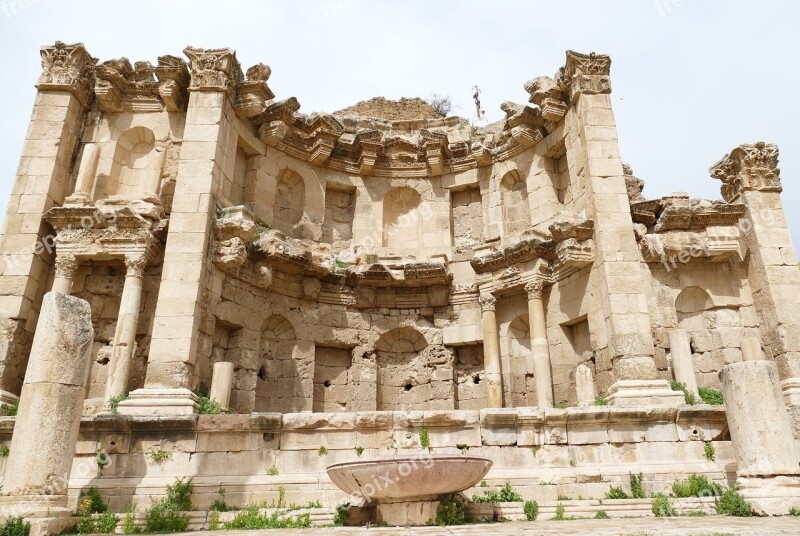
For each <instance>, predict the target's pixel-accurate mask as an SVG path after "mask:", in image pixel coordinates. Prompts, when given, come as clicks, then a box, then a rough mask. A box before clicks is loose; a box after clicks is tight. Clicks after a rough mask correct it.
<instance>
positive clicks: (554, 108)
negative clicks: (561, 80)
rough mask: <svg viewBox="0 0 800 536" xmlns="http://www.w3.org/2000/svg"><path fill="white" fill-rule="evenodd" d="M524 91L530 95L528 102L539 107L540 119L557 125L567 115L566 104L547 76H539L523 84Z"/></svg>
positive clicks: (553, 81) (557, 86)
mask: <svg viewBox="0 0 800 536" xmlns="http://www.w3.org/2000/svg"><path fill="white" fill-rule="evenodd" d="M525 91H527V92H528V93H529V94H530V98H529V99H528V102H532V103H534V104H536V105H537V106H539V108H541V110H542V117H544V118H545V119H547V120H548V121H553V122H554V123H558V122H559V121H561V119H562V118H563V117H564V114H566V113H567V103H566V102H564V94H563V93H562V92H561V88H560V87H559V85H558V83H557V82H556V81H555V80H553V79H552V78H550V77H549V76H540V77H538V78H534V79H532V80H528V81H527V82H526V83H525Z"/></svg>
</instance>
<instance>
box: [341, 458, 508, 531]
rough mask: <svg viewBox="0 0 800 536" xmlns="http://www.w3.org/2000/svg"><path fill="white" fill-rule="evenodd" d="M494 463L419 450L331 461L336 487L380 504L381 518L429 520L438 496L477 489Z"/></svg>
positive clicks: (402, 522)
mask: <svg viewBox="0 0 800 536" xmlns="http://www.w3.org/2000/svg"><path fill="white" fill-rule="evenodd" d="M491 467H492V461H491V460H489V459H487V458H479V457H476V456H458V455H437V456H431V455H416V456H392V457H387V458H381V459H379V460H358V461H353V462H346V463H336V464H333V465H331V466H328V469H327V470H328V476H329V477H330V479H331V480H332V481H333V483H334V484H336V486H338V487H339V489H341V490H342V491H344V492H345V493H347V494H349V495H351V496H352V497H354V498H356V499H363V500H364V501H365V503H377V505H378V522H386V523H388V524H390V525H406V524H409V525H424V524H425V523H427V521H428V520H430V519H434V518H435V517H436V507H437V505H438V502H437V499H438V498H439V497H441V496H442V495H447V494H450V493H456V492H459V491H464V490H465V489H468V488H471V487H472V486H474V485H475V484H477V483H478V482H480V481H481V480H482V479H483V478H484V477H485V476H486V473H488V472H489V469H491Z"/></svg>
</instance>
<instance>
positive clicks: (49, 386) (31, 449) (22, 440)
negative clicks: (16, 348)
mask: <svg viewBox="0 0 800 536" xmlns="http://www.w3.org/2000/svg"><path fill="white" fill-rule="evenodd" d="M93 339H94V330H93V329H92V312H91V308H90V307H89V304H88V303H87V302H86V301H84V300H81V299H79V298H75V297H72V296H64V295H63V294H60V293H57V292H49V293H47V294H46V295H45V297H44V301H43V302H42V309H41V312H40V314H39V322H38V324H37V326H36V334H35V336H34V339H33V345H32V347H31V354H30V361H29V363H28V370H27V374H26V375H25V382H24V383H23V385H22V394H21V396H20V405H19V413H18V414H17V420H16V424H15V426H14V435H13V436H12V439H11V448H10V454H9V457H8V461H7V462H6V467H5V480H4V482H3V489H2V495H0V505H2V506H3V508H2V510H3V511H8V510H12V511H13V510H16V512H18V514H17V515H20V514H21V515H22V516H23V517H30V518H33V519H32V521H33V523H32V525H35V526H36V531H35V532H36V533H40V534H41V533H50V534H52V533H56V534H57V533H59V532H61V530H63V529H64V528H66V527H67V526H69V525H70V521H71V516H72V514H71V512H70V511H69V509H68V508H67V485H68V483H69V475H70V470H71V468H72V460H73V457H74V455H75V446H76V442H77V439H78V428H79V426H80V420H81V411H82V409H83V401H84V397H85V394H86V382H87V380H88V377H89V370H90V368H91V356H90V354H91V347H92V340H93Z"/></svg>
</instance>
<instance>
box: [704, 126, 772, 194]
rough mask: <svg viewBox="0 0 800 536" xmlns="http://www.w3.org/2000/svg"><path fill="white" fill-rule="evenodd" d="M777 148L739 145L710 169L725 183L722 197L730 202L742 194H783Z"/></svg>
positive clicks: (760, 143) (758, 143)
mask: <svg viewBox="0 0 800 536" xmlns="http://www.w3.org/2000/svg"><path fill="white" fill-rule="evenodd" d="M780 172H781V170H780V169H778V146H777V145H774V144H772V143H764V142H763V141H759V142H756V143H753V144H744V145H740V146H739V147H737V148H736V149H734V150H733V151H731V152H730V154H726V155H725V156H724V157H723V158H722V160H720V161H719V162H717V163H716V164H714V165H713V166H711V168H710V169H709V173H710V174H711V176H712V177H713V178H715V179H719V180H721V181H722V188H721V192H722V197H723V199H725V201H728V202H731V201H734V200H735V199H737V198H738V197H739V196H740V195H741V193H742V192H743V191H748V190H754V191H762V192H780V191H782V189H783V188H782V187H781V179H780Z"/></svg>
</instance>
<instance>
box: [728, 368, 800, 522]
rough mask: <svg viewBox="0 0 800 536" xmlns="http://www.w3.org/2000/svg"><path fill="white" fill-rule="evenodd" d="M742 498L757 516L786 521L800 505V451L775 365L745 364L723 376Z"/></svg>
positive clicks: (731, 369)
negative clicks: (773, 516) (793, 507)
mask: <svg viewBox="0 0 800 536" xmlns="http://www.w3.org/2000/svg"><path fill="white" fill-rule="evenodd" d="M719 378H720V381H721V383H722V395H723V399H724V401H725V410H726V412H727V417H728V426H729V428H730V433H731V441H732V443H733V451H734V455H735V457H736V477H737V484H739V486H740V488H741V490H742V494H743V495H744V496H745V498H747V499H748V501H749V502H750V503H751V504H752V505H753V507H754V508H755V509H756V511H757V512H759V513H761V514H766V515H779V514H780V515H785V514H786V512H788V510H789V508H790V507H791V506H796V505H797V504H798V502H800V448H799V447H798V445H797V442H796V441H795V439H794V436H793V435H792V428H791V423H790V420H789V414H788V412H787V411H786V406H785V405H784V400H783V393H782V392H781V387H780V381H779V376H778V367H777V366H776V364H775V363H773V362H771V361H766V360H760V361H742V362H739V363H732V364H730V365H726V366H724V367H723V368H722V369H721V370H720V372H719Z"/></svg>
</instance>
